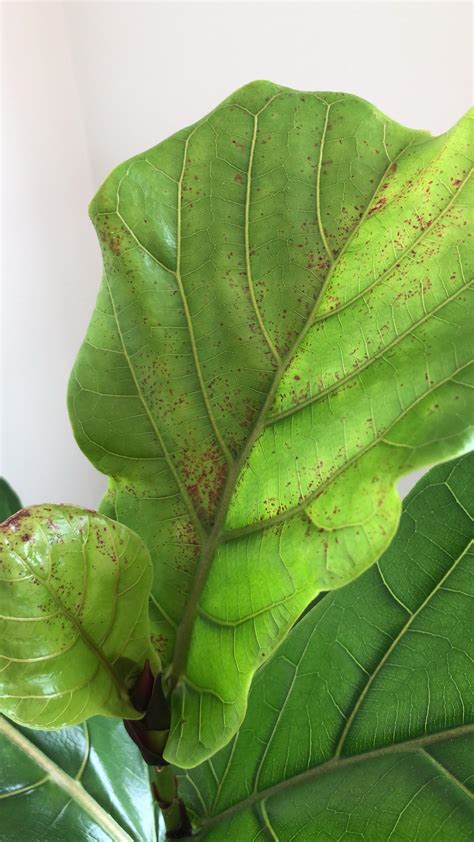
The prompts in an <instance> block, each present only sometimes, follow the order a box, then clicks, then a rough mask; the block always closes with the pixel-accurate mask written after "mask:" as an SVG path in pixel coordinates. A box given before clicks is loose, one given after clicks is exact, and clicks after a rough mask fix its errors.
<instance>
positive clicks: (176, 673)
mask: <svg viewBox="0 0 474 842" xmlns="http://www.w3.org/2000/svg"><path fill="white" fill-rule="evenodd" d="M318 99H320V97H318ZM321 101H322V102H324V104H325V105H326V107H328V105H329V103H328V102H327V101H326V100H321ZM252 116H253V117H254V118H255V117H256V115H255V114H253V115H252ZM411 142H412V141H411V140H410V142H409V143H408V144H407V145H406V146H405V147H403V148H402V149H401V150H400V152H399V153H398V155H397V156H396V158H395V159H394V160H398V159H399V158H400V157H402V155H403V154H404V152H405V151H406V149H407V148H408V147H409V146H410V144H411ZM392 164H393V161H390V162H389V163H388V164H387V166H386V168H385V170H384V172H383V174H382V176H381V178H380V180H379V182H378V183H377V185H376V187H375V190H374V192H373V194H372V196H371V197H370V199H369V200H368V202H367V206H366V208H365V211H364V213H363V214H362V216H361V218H360V220H359V221H358V223H357V225H356V226H355V227H354V229H353V231H352V232H351V234H350V235H349V237H348V239H347V240H346V242H345V243H344V245H343V247H342V248H341V251H340V252H339V254H338V255H337V257H336V258H335V260H334V262H333V263H332V265H331V267H330V269H329V271H328V273H327V275H326V278H325V279H324V281H323V283H322V285H321V288H320V290H319V292H318V293H317V295H316V297H315V300H314V303H313V306H312V307H311V310H310V312H309V314H308V317H307V319H306V321H305V323H304V325H303V327H302V329H301V330H300V332H299V333H298V335H297V336H296V338H295V340H294V342H293V344H292V346H291V348H290V349H289V351H288V354H287V356H286V357H285V359H284V360H282V361H281V363H280V365H279V366H278V368H277V369H276V371H275V374H274V378H273V381H272V384H271V386H270V389H269V392H268V395H267V398H266V400H265V401H264V403H263V405H262V408H261V410H260V412H259V414H258V416H257V419H256V422H255V425H254V427H253V429H252V430H251V432H250V434H249V436H248V438H247V441H246V443H245V444H244V447H243V449H242V451H241V454H240V457H239V458H238V460H236V462H235V463H234V465H233V466H232V467H231V469H230V470H229V473H228V476H227V480H226V484H225V488H224V491H223V494H222V499H221V503H220V506H219V509H218V511H217V514H216V519H215V522H214V526H213V528H212V530H211V532H210V534H209V536H208V539H207V541H206V543H205V545H204V547H203V550H202V554H201V558H200V560H199V561H198V563H197V567H196V574H195V577H194V580H193V584H192V588H191V592H190V595H189V598H188V601H187V603H186V606H185V609H184V611H183V615H182V618H181V622H180V623H179V625H178V628H177V630H176V638H175V647H174V652H173V658H172V660H171V663H170V665H169V668H168V670H167V674H166V677H167V680H168V681H169V683H170V686H171V689H172V688H173V687H174V686H176V684H177V683H178V681H179V680H180V678H181V676H182V674H183V673H184V671H185V666H186V660H187V654H188V648H189V641H190V638H191V633H192V628H193V624H194V618H195V614H196V610H197V605H198V602H199V598H200V595H201V592H202V590H203V588H204V585H205V582H206V579H207V575H208V572H209V568H210V566H211V564H212V560H213V558H214V555H215V552H216V550H217V547H218V546H219V544H220V543H221V539H222V536H223V534H224V524H225V519H226V517H227V510H228V508H229V505H230V501H231V497H232V494H233V492H234V489H235V485H236V482H237V479H238V477H239V474H240V471H241V469H242V467H243V465H244V464H245V461H246V459H247V457H248V456H249V454H250V451H251V450H252V447H253V445H254V443H255V441H256V440H257V438H258V436H259V435H260V433H261V432H262V431H263V429H264V427H265V422H266V419H267V417H268V414H269V411H270V409H271V407H272V405H273V401H274V398H275V394H276V391H277V389H278V386H279V383H280V380H281V378H282V376H283V373H284V372H285V370H286V368H287V366H288V363H289V361H290V360H291V358H292V357H293V355H294V353H295V351H296V349H297V348H298V346H299V345H300V344H301V342H302V341H303V340H304V338H305V336H306V334H307V333H308V331H309V329H310V328H311V326H312V325H313V323H314V319H315V316H316V313H317V311H318V308H319V305H320V303H321V301H322V299H323V297H324V294H325V292H326V289H327V287H328V284H329V282H330V280H331V278H332V276H333V274H334V270H335V268H336V267H337V266H338V265H339V262H340V260H341V258H342V256H343V255H344V254H345V253H346V250H347V248H348V247H349V245H350V244H351V243H352V241H353V239H354V237H355V235H356V233H357V231H358V230H359V228H360V226H361V225H362V223H363V222H364V220H365V219H366V217H367V214H368V212H369V209H370V206H371V205H372V203H373V201H374V198H375V196H376V195H377V193H378V191H379V190H380V187H381V186H382V184H383V182H384V180H385V178H386V176H387V173H388V171H389V169H390V167H391V166H392ZM318 201H319V199H318Z"/></svg>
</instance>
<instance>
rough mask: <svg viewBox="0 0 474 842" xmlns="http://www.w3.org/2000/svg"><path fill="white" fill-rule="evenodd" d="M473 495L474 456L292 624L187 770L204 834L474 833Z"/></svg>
mask: <svg viewBox="0 0 474 842" xmlns="http://www.w3.org/2000/svg"><path fill="white" fill-rule="evenodd" d="M473 504H474V454H471V455H470V456H468V457H462V458H461V459H459V460H455V461H453V462H451V463H448V464H445V465H442V466H440V467H438V468H435V469H433V470H432V471H431V472H430V473H429V474H428V475H427V476H425V477H423V479H422V480H421V481H420V482H419V483H418V484H417V486H416V487H415V489H414V490H413V491H412V492H411V494H410V495H409V497H408V498H407V499H406V501H405V503H404V513H403V515H402V519H401V524H400V528H399V531H398V533H397V536H396V538H395V540H394V541H393V543H392V544H391V546H390V548H389V550H388V551H387V552H386V553H385V554H384V555H383V557H382V558H381V560H380V561H379V562H378V564H377V565H375V566H373V567H372V568H371V569H370V570H368V571H367V572H366V573H364V574H363V576H361V577H360V578H359V579H358V580H357V581H356V582H353V583H352V584H350V585H348V586H346V587H345V588H344V589H342V590H340V591H337V592H335V593H333V594H330V595H328V596H326V597H324V598H323V599H322V601H321V602H320V603H319V604H318V605H316V606H315V608H313V609H312V610H311V611H310V612H309V613H308V615H307V616H306V617H305V618H304V619H303V620H302V621H301V622H300V623H298V624H297V625H296V627H295V628H294V629H293V630H292V631H291V632H290V634H289V635H288V637H287V639H286V640H285V641H284V643H283V644H282V645H281V647H280V649H279V651H278V652H277V653H276V655H275V656H274V657H273V659H272V660H271V661H270V663H268V664H266V665H265V666H264V667H262V669H261V671H260V672H259V673H258V675H257V676H256V678H255V680H254V684H253V686H252V690H251V693H250V699H249V707H248V711H247V715H246V718H245V720H244V723H243V725H242V727H241V729H240V732H239V733H238V735H237V736H236V737H235V738H234V740H233V741H232V743H231V744H230V745H229V746H227V747H226V748H225V749H224V750H223V751H221V752H219V754H217V755H215V756H214V757H213V758H212V759H211V760H209V761H208V762H207V763H205V764H203V765H202V766H201V767H198V768H197V769H193V770H191V771H189V772H188V773H187V775H186V776H185V777H183V778H182V782H181V787H180V789H181V795H182V797H184V799H185V800H186V802H187V804H188V806H189V807H191V808H192V809H193V811H194V816H195V820H196V823H197V824H199V825H201V828H202V832H201V834H199V835H198V838H199V839H201V838H202V839H206V840H209V842H211V840H212V842H214V840H216V842H217V840H218V842H241V840H248V842H250V840H257V839H259V840H260V839H262V840H263V839H265V840H266V839H268V840H276V839H278V840H280V842H290V840H293V839H298V840H300V842H313V840H321V841H322V840H324V842H329V840H334V841H335V840H339V839H346V838H347V839H364V840H367V842H381V840H384V842H388V840H393V842H408V840H410V842H411V840H414V839H419V840H425V839H426V840H428V839H430V840H431V839H432V840H437V842H448V840H450V841H451V840H453V842H454V840H456V842H468V840H470V839H472V827H473V822H474V803H473V799H472V792H471V790H472V783H473V780H474V739H473V731H474V726H473V725H472V722H473V696H472V660H473V656H474V646H473V639H472V638H473V635H472V607H473V606H472V603H473V600H472V596H473V587H472V585H473V582H472V570H473V567H472V562H473V546H472V544H473V537H474V528H473V521H472V515H473V514H474V506H473Z"/></svg>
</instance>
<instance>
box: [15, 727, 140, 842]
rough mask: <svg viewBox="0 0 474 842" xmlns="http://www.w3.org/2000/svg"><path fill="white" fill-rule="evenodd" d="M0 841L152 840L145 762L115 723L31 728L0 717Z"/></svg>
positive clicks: (118, 841) (124, 841)
mask: <svg viewBox="0 0 474 842" xmlns="http://www.w3.org/2000/svg"><path fill="white" fill-rule="evenodd" d="M0 755H1V758H2V763H1V767H0V826H1V827H2V833H1V836H2V842H18V840H19V839H21V840H22V842H38V840H39V839H41V840H43V842H58V840H66V839H70V840H74V842H83V840H84V842H91V840H94V842H109V840H116V842H132V840H133V842H156V835H155V829H154V821H155V819H154V807H153V804H152V798H151V794H150V787H149V784H148V774H147V769H146V766H145V763H144V762H143V760H142V758H141V756H140V753H139V751H138V749H137V748H136V746H135V745H134V744H133V743H132V742H131V741H130V740H129V739H128V738H127V735H126V733H125V730H124V728H123V724H122V723H121V722H117V721H113V720H110V719H105V718H102V717H96V718H93V719H91V720H89V721H88V722H87V723H86V724H84V725H76V726H73V727H72V728H66V729H64V730H61V731H31V730H29V729H23V728H19V727H15V726H14V725H13V724H12V723H10V722H8V720H6V719H4V718H3V717H0Z"/></svg>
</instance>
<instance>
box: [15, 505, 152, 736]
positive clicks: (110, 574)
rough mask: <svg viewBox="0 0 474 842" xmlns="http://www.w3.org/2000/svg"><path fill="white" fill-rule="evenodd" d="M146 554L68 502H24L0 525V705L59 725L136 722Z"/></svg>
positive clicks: (145, 627) (18, 715)
mask: <svg viewBox="0 0 474 842" xmlns="http://www.w3.org/2000/svg"><path fill="white" fill-rule="evenodd" d="M151 579H152V565H151V560H150V556H149V553H148V550H147V549H146V547H145V545H144V544H143V542H142V541H141V540H140V538H139V537H138V536H137V535H135V533H133V532H131V531H130V530H129V529H127V527H125V526H122V525H121V524H117V523H115V522H114V521H111V520H109V518H106V517H105V516H104V515H98V514H96V513H94V512H88V511H86V510H83V509H77V508H75V507H74V506H49V505H48V506H47V505H44V506H32V507H31V508H29V509H22V510H21V511H20V512H19V513H18V514H16V515H14V516H13V517H11V518H9V519H8V520H6V521H5V523H3V524H2V525H1V527H0V708H1V710H2V711H3V712H4V713H6V714H7V715H8V716H9V717H11V718H12V719H13V720H14V721H15V722H19V723H21V724H23V725H31V726H33V727H35V728H61V727H62V726H65V725H73V724H75V723H76V722H82V721H83V720H85V719H87V718H88V717H89V716H94V715H95V714H107V715H109V716H118V717H121V718H122V717H123V718H129V719H138V718H139V717H140V716H142V714H140V713H139V712H138V711H136V710H135V708H134V707H133V705H132V703H131V701H130V698H129V690H130V688H131V686H133V684H134V683H135V680H136V678H137V675H138V673H140V672H141V670H142V668H143V664H144V661H145V659H146V658H149V659H150V661H151V663H152V664H153V666H154V668H155V669H157V667H158V665H157V658H156V654H155V653H154V651H153V649H152V646H151V643H150V638H149V620H148V598H149V594H150V587H151Z"/></svg>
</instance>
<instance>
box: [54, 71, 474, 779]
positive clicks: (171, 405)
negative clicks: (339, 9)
mask: <svg viewBox="0 0 474 842" xmlns="http://www.w3.org/2000/svg"><path fill="white" fill-rule="evenodd" d="M468 142H469V119H468V118H465V119H463V120H461V122H460V123H459V124H458V125H457V126H455V127H454V129H452V130H451V131H450V132H448V133H447V134H445V135H442V136H441V137H436V138H432V137H430V136H429V135H427V134H426V133H424V132H418V131H412V130H410V129H406V128H404V127H402V126H400V125H398V124H397V123H394V122H393V121H391V120H389V119H388V118H387V117H385V116H384V115H383V114H381V113H380V112H379V111H378V110H377V109H376V108H374V107H373V106H372V105H370V104H369V103H367V102H364V101H363V100H360V99H357V98H356V97H353V96H350V95H345V94H327V93H326V94H315V93H308V92H305V93H301V92H298V91H292V90H289V89H286V88H280V87H278V86H276V85H272V84H271V83H269V82H255V83H253V84H251V85H248V86H247V87H245V88H243V89H241V90H240V91H237V93H236V94H234V95H233V96H232V97H230V99H228V100H226V101H225V102H224V103H223V104H222V105H220V106H219V107H218V108H217V109H216V110H215V111H214V112H212V114H210V115H209V116H208V117H206V118H204V119H203V120H202V121H200V122H199V123H196V124H195V125H194V126H193V127H191V128H189V129H185V130H183V131H182V132H179V133H178V134H177V135H175V136H174V137H172V138H170V139H169V140H166V141H164V142H163V143H161V144H160V145H159V146H156V147H155V148H153V149H151V150H149V151H148V152H145V153H143V154H142V155H138V156H137V157H136V158H133V159H132V160H130V161H128V162H126V163H125V164H123V165H122V166H120V167H118V169H116V170H115V171H114V172H113V173H112V174H111V176H109V178H108V179H107V181H106V182H105V184H104V185H103V186H102V187H101V189H100V190H99V192H98V194H97V196H96V197H95V199H94V200H93V202H92V205H91V216H92V219H93V221H94V224H95V226H96V228H97V232H98V235H99V238H100V241H101V244H102V250H103V257H104V280H103V284H102V287H101V289H100V293H99V298H98V302H97V307H96V310H95V313H94V315H93V318H92V321H91V324H90V327H89V330H88V333H87V337H86V340H85V342H84V345H83V346H82V349H81V351H80V353H79V357H78V360H77V363H76V365H75V368H74V371H73V375H72V378H71V385H70V412H71V417H72V422H73V425H74V430H75V434H76V437H77V440H78V442H79V444H80V446H81V448H82V449H83V450H84V452H85V453H86V454H87V456H88V457H89V458H90V459H91V461H92V462H93V463H94V464H95V465H96V466H97V467H98V468H99V470H101V471H103V472H104V473H106V474H109V475H110V477H111V480H110V486H109V492H108V495H107V498H106V500H105V501H104V505H103V510H104V511H105V512H106V513H107V514H109V515H111V516H112V517H114V518H116V519H118V520H119V521H121V522H123V523H125V524H127V525H129V526H131V527H132V528H133V529H135V530H136V531H137V532H138V533H139V534H140V535H141V537H142V538H143V539H144V540H145V541H146V543H147V545H148V547H149V548H150V551H151V554H152V558H153V563H154V567H155V578H154V587H153V594H152V614H153V630H154V631H153V636H154V642H155V645H156V646H157V649H158V651H159V652H160V654H161V656H162V658H163V662H164V664H165V665H166V667H167V687H168V689H169V690H171V689H173V688H174V689H173V693H172V697H171V704H172V728H171V732H170V738H169V741H168V745H167V747H166V750H165V755H166V757H167V759H168V760H170V761H173V762H176V763H177V764H178V765H181V766H192V765H194V764H196V763H198V762H200V761H202V760H203V759H204V758H205V757H207V756H209V755H210V754H211V753H212V752H214V751H215V750H216V749H217V748H219V747H220V746H223V745H224V744H225V743H226V742H227V741H228V740H229V739H230V738H231V736H232V734H233V733H234V732H235V730H236V729H237V728H238V726H239V724H240V722H241V720H242V717H243V715H244V712H245V706H246V697H247V693H248V688H249V685H250V682H251V679H252V676H253V674H254V672H255V670H256V669H257V667H258V666H259V665H260V664H261V663H262V662H263V661H264V660H265V659H266V658H267V657H268V655H269V654H270V653H271V652H272V650H273V649H274V648H275V646H276V645H277V643H278V642H279V641H280V640H281V639H282V638H283V637H284V636H285V635H286V633H287V632H288V629H289V628H290V627H291V625H292V624H293V622H294V621H295V619H296V618H297V616H298V615H299V614H300V613H301V611H302V610H303V609H304V607H305V606H306V605H307V604H308V602H309V601H311V599H312V598H313V597H314V596H315V594H317V593H318V591H321V590H328V589H332V588H335V587H339V586H340V585H343V584H344V583H346V582H348V581H350V580H351V579H352V578H354V577H355V576H357V575H358V574H359V573H360V572H361V571H362V570H363V569H364V568H365V567H367V566H368V565H370V564H371V563H372V562H373V561H375V560H376V559H377V558H378V557H379V555H380V554H381V552H382V551H383V550H384V549H385V547H386V546H387V544H388V542H389V541H390V539H391V537H392V536H393V534H394V532H395V529H396V525H397V521H398V517H399V507H400V503H399V498H398V495H397V493H396V491H395V483H396V480H397V478H398V477H399V476H400V475H402V474H403V473H406V472H408V471H411V470H413V469H414V468H416V467H418V466H421V465H425V464H429V463H432V462H434V461H437V460H443V459H446V458H449V457H450V456H452V455H455V454H456V453H459V452H462V451H463V450H464V449H466V447H467V443H468V441H469V435H470V432H469V426H468V418H469V410H468V400H469V395H470V394H472V390H471V388H470V386H471V379H472V369H470V368H469V363H470V361H471V358H472V354H471V348H470V346H471V341H470V332H471V324H472V316H471V315H470V313H469V307H468V305H469V300H470V298H469V293H468V289H467V286H468V282H469V280H470V278H471V277H472V262H473V251H472V249H471V250H469V248H468V245H467V243H466V237H467V230H468V221H469V199H468V197H469V190H470V189H471V188H470V183H469V181H468V179H469V173H470V169H469V167H470V158H469V151H468Z"/></svg>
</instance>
